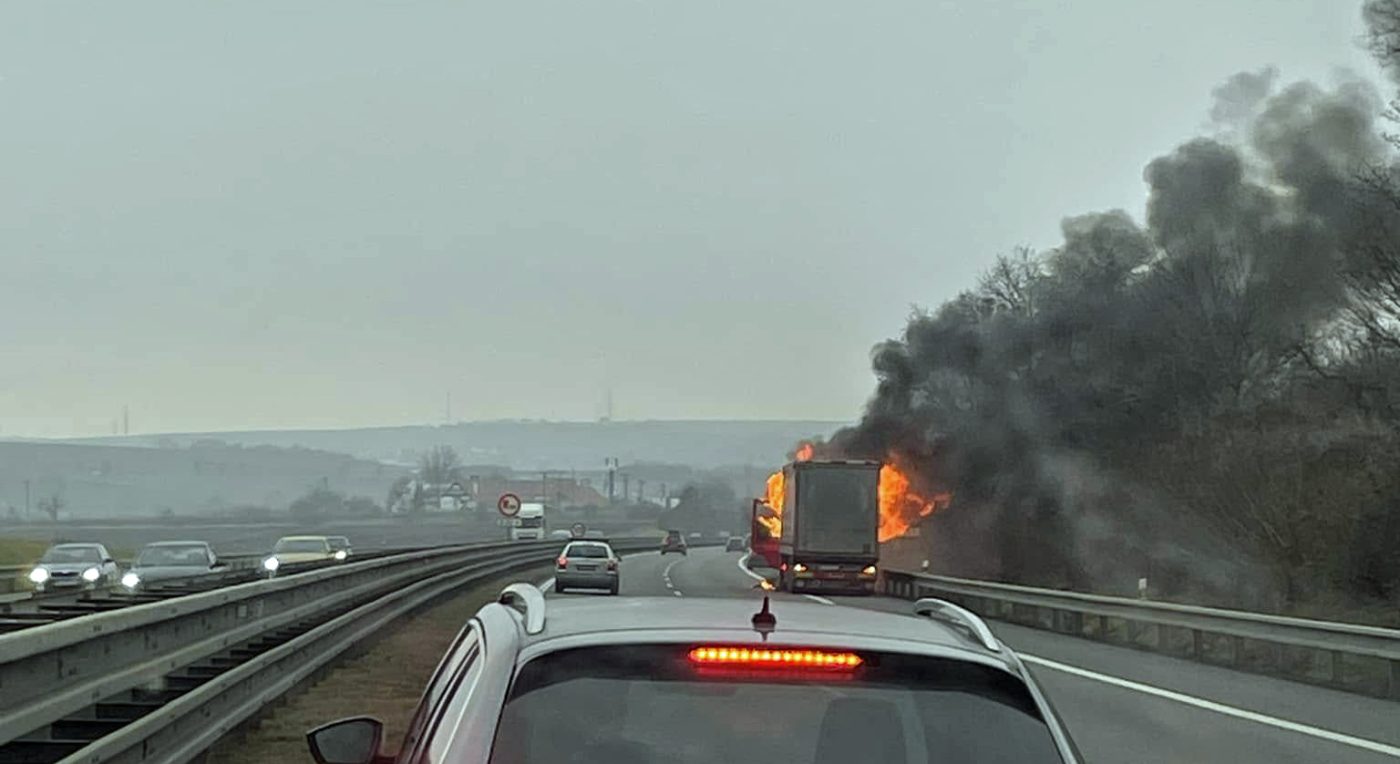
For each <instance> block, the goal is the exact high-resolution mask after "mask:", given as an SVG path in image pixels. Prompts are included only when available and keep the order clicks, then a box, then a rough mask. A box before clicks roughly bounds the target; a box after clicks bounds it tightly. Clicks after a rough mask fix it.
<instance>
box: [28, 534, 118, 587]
mask: <svg viewBox="0 0 1400 764" xmlns="http://www.w3.org/2000/svg"><path fill="white" fill-rule="evenodd" d="M29 582H30V583H32V584H34V591H37V592H44V591H52V590H54V589H96V588H98V587H101V586H110V585H112V584H115V583H116V582H117V561H116V560H114V559H112V553H111V552H109V551H107V547H105V546H102V545H101V544H57V545H55V546H51V547H49V550H48V551H47V552H44V556H43V557H40V558H39V563H38V564H37V565H35V566H34V569H33V570H31V571H29Z"/></svg>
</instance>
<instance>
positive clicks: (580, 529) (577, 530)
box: [569, 523, 588, 539]
mask: <svg viewBox="0 0 1400 764" xmlns="http://www.w3.org/2000/svg"><path fill="white" fill-rule="evenodd" d="M586 533H588V526H587V525H584V524H583V523H574V524H573V525H571V526H569V535H571V536H573V537H574V538H576V539H581V538H583V536H584V534H586Z"/></svg>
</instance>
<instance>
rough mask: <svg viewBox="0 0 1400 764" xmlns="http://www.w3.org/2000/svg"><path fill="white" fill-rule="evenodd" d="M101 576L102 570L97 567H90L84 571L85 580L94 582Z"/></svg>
mask: <svg viewBox="0 0 1400 764" xmlns="http://www.w3.org/2000/svg"><path fill="white" fill-rule="evenodd" d="M101 577H102V571H100V570H98V569H97V568H88V569H87V570H85V571H83V580H84V581H86V582H88V583H92V582H94V581H96V580H97V579H99V578H101Z"/></svg>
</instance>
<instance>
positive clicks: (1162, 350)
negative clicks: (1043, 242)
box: [818, 3, 1400, 604]
mask: <svg viewBox="0 0 1400 764" xmlns="http://www.w3.org/2000/svg"><path fill="white" fill-rule="evenodd" d="M1371 5H1376V3H1372V4H1371ZM1368 13H1371V11H1369V10H1368ZM1395 18H1396V19H1400V14H1397V15H1396V17H1395ZM1396 29H1397V30H1400V25H1397V27H1396ZM1393 39H1400V34H1397V36H1396V37H1395V38H1393ZM1213 95H1214V105H1213V106H1212V107H1211V109H1210V111H1209V114H1210V118H1211V122H1210V125H1211V127H1210V130H1209V134H1207V135H1203V136H1201V137H1197V138H1193V139H1191V140H1188V141H1186V142H1184V143H1182V144H1181V145H1179V146H1177V147H1176V148H1175V149H1173V150H1171V151H1170V152H1167V153H1166V154H1164V155H1163V156H1161V157H1159V158H1157V159H1154V160H1153V161H1151V162H1150V163H1148V165H1147V166H1146V168H1145V169H1144V171H1143V179H1144V181H1145V183H1146V185H1147V187H1148V191H1149V197H1148V202H1147V208H1146V216H1145V220H1144V221H1143V222H1141V223H1139V222H1137V221H1135V220H1134V219H1133V218H1132V217H1131V216H1130V215H1128V214H1127V213H1125V212H1123V211H1120V210H1112V211H1108V212H1100V213H1092V214H1087V215H1080V216H1076V217H1071V218H1067V219H1066V220H1065V221H1064V223H1063V225H1062V234H1063V240H1062V242H1061V243H1060V244H1059V245H1058V246H1057V247H1055V248H1054V249H1051V250H1049V251H1046V252H1043V253H1034V252H1031V251H1028V250H1021V251H1018V252H1016V253H1014V254H1012V255H1008V256H1003V257H1001V258H998V260H997V261H996V263H995V265H994V266H993V267H992V268H991V269H990V270H989V271H988V272H987V273H986V274H985V275H984V277H983V278H982V279H981V281H980V283H979V284H977V286H976V287H975V288H973V289H970V290H968V291H965V292H963V293H962V294H960V295H958V296H957V297H956V298H954V299H952V300H950V301H948V302H946V303H945V304H943V305H942V306H941V307H939V308H938V309H937V310H933V311H927V312H918V313H916V314H915V315H913V316H912V317H911V318H910V320H909V323H908V325H907V327H906V328H905V330H904V333H903V335H902V336H901V337H899V338H897V339H892V340H889V341H886V342H883V343H881V344H880V345H878V346H876V347H875V348H874V350H873V351H872V366H873V369H874V372H875V376H876V379H877V386H876V390H875V393H874V395H873V397H872V398H871V399H870V401H869V403H868V406H867V409H866V412H865V414H864V417H863V418H862V420H861V421H860V423H859V424H858V425H856V426H854V427H851V428H848V429H845V430H842V431H840V432H838V433H837V434H835V435H834V436H833V437H832V438H831V439H830V441H829V442H827V443H823V444H818V454H819V455H824V456H834V455H844V456H853V457H864V458H896V459H898V460H899V461H900V462H901V464H904V465H910V466H912V467H913V468H914V469H915V470H916V474H915V475H914V476H913V478H914V480H915V484H916V485H915V487H916V488H917V489H922V490H924V491H927V492H930V493H932V492H936V491H943V490H948V491H952V492H953V493H954V495H955V498H954V500H953V504H952V506H950V507H949V508H948V509H946V510H943V511H940V512H939V513H937V514H936V515H935V516H934V518H933V519H931V520H930V521H929V530H930V531H931V532H929V533H926V534H924V537H925V538H927V539H931V541H930V542H929V544H930V546H929V548H928V553H929V554H930V556H931V561H932V563H933V566H934V568H935V569H940V570H946V571H949V572H954V573H959V574H964V575H977V576H984V577H989V578H999V579H1009V580H1021V581H1026V582H1030V583H1037V584H1048V585H1059V586H1072V587H1076V588H1097V589H1110V590H1125V589H1127V588H1129V587H1131V586H1134V585H1135V582H1136V579H1137V577H1138V576H1149V577H1150V578H1151V579H1152V585H1153V586H1154V587H1161V588H1162V589H1163V590H1167V591H1172V590H1176V591H1182V590H1184V589H1186V588H1191V589H1192V590H1193V593H1200V592H1205V593H1206V594H1207V595H1209V594H1211V593H1216V594H1220V596H1221V598H1228V599H1230V601H1232V602H1240V601H1241V600H1242V599H1243V600H1245V601H1246V602H1247V604H1258V603H1257V602H1255V601H1253V600H1257V599H1258V598H1259V597H1262V596H1264V595H1263V592H1264V591H1265V590H1269V589H1271V588H1273V584H1272V583H1271V582H1268V581H1265V580H1264V579H1267V578H1268V574H1267V571H1266V572H1259V571H1258V570H1257V568H1260V567H1263V568H1267V567H1268V565H1267V564H1266V562H1263V561H1261V560H1262V558H1263V556H1264V554H1263V552H1261V549H1263V547H1264V546H1266V545H1265V544H1264V543H1263V542H1261V543H1260V544H1252V543H1248V542H1247V539H1245V538H1244V536H1247V535H1248V534H1240V537H1239V538H1233V537H1232V535H1231V534H1230V533H1227V532H1223V531H1222V528H1228V527H1230V526H1229V523H1231V522H1234V521H1235V520H1234V519H1233V518H1230V517H1222V518H1216V519H1215V520H1214V521H1213V522H1205V521H1202V519H1201V518H1202V517H1203V516H1205V513H1207V511H1209V512H1217V511H1221V512H1223V511H1225V510H1219V509H1218V508H1215V507H1211V508H1208V509H1207V508H1202V507H1183V506H1181V505H1182V504H1183V503H1184V499H1183V496H1184V494H1179V493H1178V492H1176V491H1174V490H1172V488H1171V485H1170V483H1167V485H1165V486H1164V485H1163V481H1162V480H1159V479H1157V478H1160V477H1161V475H1158V474H1157V471H1156V467H1155V462H1154V461H1152V460H1153V459H1155V458H1156V455H1158V454H1160V453H1161V450H1162V444H1164V443H1177V444H1180V443H1191V442H1195V441H1194V440H1193V439H1195V438H1205V437H1207V435H1208V434H1209V433H1212V432H1215V428H1218V427H1219V426H1221V425H1220V423H1222V422H1235V423H1243V424H1240V427H1242V428H1245V429H1248V428H1249V427H1251V426H1252V425H1250V424H1248V423H1249V422H1257V421H1259V419H1260V418H1261V417H1267V416H1269V412H1270V411H1271V410H1272V407H1277V406H1278V405H1279V402H1280V400H1282V397H1283V396H1284V395H1285V394H1286V393H1289V391H1292V390H1294V389H1295V387H1296V385H1295V384H1294V382H1295V380H1296V378H1297V374H1298V371H1297V370H1298V368H1299V348H1300V346H1302V345H1304V344H1306V343H1307V342H1309V341H1310V338H1313V337H1316V336H1317V334H1318V333H1319V332H1320V331H1325V329H1326V327H1328V326H1329V325H1330V323H1331V322H1335V321H1336V320H1337V317H1338V315H1339V312H1340V311H1342V310H1343V308H1344V307H1345V305H1346V303H1347V299H1348V288H1347V282H1346V279H1345V274H1347V273H1348V272H1352V271H1354V269H1355V267H1357V264H1356V263H1355V258H1356V255H1355V250H1356V248H1355V247H1354V246H1353V244H1354V242H1355V241H1356V240H1357V237H1358V236H1359V235H1360V231H1359V228H1360V226H1361V221H1362V220H1363V219H1364V218H1365V217H1366V215H1365V214H1363V213H1362V212H1361V211H1359V207H1364V206H1365V205H1366V204H1367V203H1368V202H1367V201H1366V199H1364V198H1362V197H1361V196H1359V195H1358V193H1357V192H1356V188H1357V177H1358V174H1359V173H1362V172H1364V171H1365V170H1366V169H1367V168H1376V167H1388V166H1389V163H1390V162H1391V161H1392V154H1391V153H1390V147H1389V144H1388V143H1387V142H1386V140H1385V139H1384V138H1383V136H1382V131H1381V129H1380V125H1379V122H1378V120H1380V119H1381V115H1382V114H1383V112H1384V105H1383V103H1382V100H1381V98H1380V97H1379V96H1378V95H1377V93H1376V92H1375V90H1374V89H1373V88H1372V87H1371V86H1370V85H1368V84H1366V83H1365V82H1362V81H1360V80H1357V79H1344V80H1343V81H1341V82H1339V83H1337V84H1335V85H1334V86H1332V87H1321V86H1318V85H1316V84H1313V83H1308V82H1298V83H1293V84H1287V85H1282V86H1281V85H1280V83H1279V77H1278V73H1277V71H1275V70H1274V69H1264V70H1261V71H1257V72H1245V73H1241V74H1237V75H1235V76H1233V77H1231V78H1229V79H1228V80H1227V81H1226V82H1225V83H1224V84H1222V85H1221V86H1220V87H1219V88H1217V89H1216V90H1215V91H1214V94H1213ZM1183 458H1184V457H1183ZM1144 460H1147V461H1144ZM1180 461H1181V459H1177V461H1176V462H1173V463H1174V464H1175V463H1177V462H1180ZM1256 582H1257V586H1255V584H1256ZM1251 586H1254V587H1255V589H1257V591H1255V590H1251V589H1250V587H1251ZM1227 592H1228V597H1227V596H1226V593H1227ZM1251 598H1253V599H1251Z"/></svg>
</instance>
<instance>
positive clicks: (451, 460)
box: [418, 446, 462, 485]
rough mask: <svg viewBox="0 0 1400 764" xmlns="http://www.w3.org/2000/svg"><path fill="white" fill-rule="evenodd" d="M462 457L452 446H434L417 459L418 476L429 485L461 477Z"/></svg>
mask: <svg viewBox="0 0 1400 764" xmlns="http://www.w3.org/2000/svg"><path fill="white" fill-rule="evenodd" d="M461 472H462V458H461V457H460V456H458V455H457V451H456V449H454V448H452V446H434V447H433V449H432V450H430V451H429V452H428V453H426V454H423V456H422V457H420V458H419V459H418V478H419V479H420V480H422V481H423V482H424V483H428V484H430V485H444V484H446V483H451V482H452V481H454V480H458V479H460V478H461Z"/></svg>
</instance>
